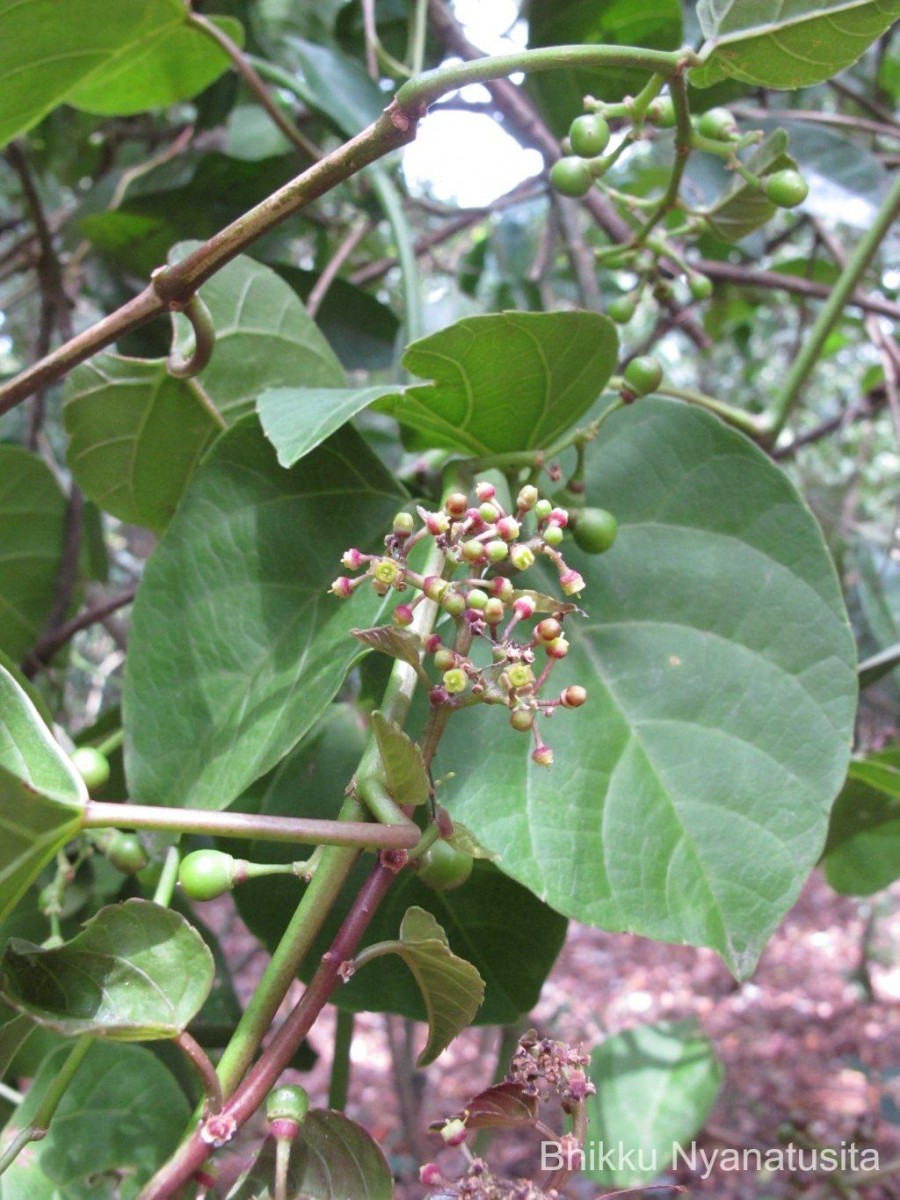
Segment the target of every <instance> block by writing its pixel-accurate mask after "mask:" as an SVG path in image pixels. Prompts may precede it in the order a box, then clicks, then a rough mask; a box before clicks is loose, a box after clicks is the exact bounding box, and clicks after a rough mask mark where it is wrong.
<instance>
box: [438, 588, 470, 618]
mask: <svg viewBox="0 0 900 1200" xmlns="http://www.w3.org/2000/svg"><path fill="white" fill-rule="evenodd" d="M441 608H442V609H443V610H444V612H445V613H449V615H450V616H451V617H461V616H462V615H463V613H464V612H465V611H466V598H465V596H463V595H462V593H461V592H454V591H449V592H447V594H446V595H445V596H444V598H443V599H442V600H441Z"/></svg>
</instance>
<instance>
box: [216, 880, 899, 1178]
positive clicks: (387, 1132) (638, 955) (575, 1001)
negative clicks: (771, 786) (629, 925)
mask: <svg viewBox="0 0 900 1200" xmlns="http://www.w3.org/2000/svg"><path fill="white" fill-rule="evenodd" d="M222 915H223V917H224V916H225V914H224V913H223V914H222ZM226 924H227V925H230V926H231V930H230V933H231V936H233V937H235V938H238V939H240V938H241V933H242V932H243V931H241V930H239V929H238V928H236V927H235V925H234V924H233V923H232V921H231V920H229V919H228V918H226ZM248 936H249V935H247V934H246V933H245V932H243V938H246V937H248ZM226 940H230V939H226ZM244 944H245V945H246V942H245V943H244ZM263 962H264V959H263V957H262V955H260V956H259V957H258V958H257V957H256V956H252V957H251V958H250V959H249V960H247V962H246V965H245V968H244V970H243V971H242V972H241V976H240V978H239V981H238V983H239V990H240V991H242V992H245V991H249V990H252V987H253V985H254V983H255V978H256V977H257V976H258V970H259V969H260V968H261V965H262V963H263ZM245 998H246V997H245V996H244V997H242V999H245ZM690 1017H694V1018H696V1020H697V1021H698V1022H699V1023H700V1026H701V1028H702V1029H703V1030H704V1032H705V1033H706V1034H707V1036H708V1037H709V1038H710V1039H711V1040H712V1042H713V1044H714V1046H715V1049H716V1052H717V1054H718V1056H719V1058H720V1059H721V1061H722V1064H723V1066H724V1085H723V1087H722V1090H721V1093H720V1096H719V1099H718V1101H717V1103H716V1105H715V1107H714V1109H713V1111H712V1113H711V1115H710V1117H709V1119H708V1121H707V1123H706V1126H705V1128H704V1130H703V1132H702V1133H701V1134H700V1135H699V1136H698V1139H697V1140H698V1145H699V1146H700V1147H702V1148H704V1149H705V1150H706V1152H707V1154H710V1153H711V1152H712V1150H714V1149H717V1148H718V1149H720V1150H722V1149H724V1148H726V1147H733V1148H735V1149H738V1150H742V1149H744V1148H756V1149H759V1150H761V1151H763V1152H765V1151H766V1150H770V1149H773V1148H777V1147H779V1146H782V1147H783V1146H784V1144H785V1143H784V1141H783V1138H784V1136H785V1134H786V1130H788V1129H790V1131H791V1132H790V1136H791V1138H792V1140H793V1142H794V1144H795V1145H797V1146H800V1145H805V1146H807V1147H808V1146H810V1145H812V1144H817V1145H819V1146H820V1147H821V1146H828V1147H833V1148H835V1149H837V1150H838V1151H840V1150H841V1148H842V1147H843V1148H844V1151H845V1155H849V1153H850V1147H851V1146H856V1147H857V1149H858V1151H860V1152H861V1150H862V1149H863V1148H865V1147H874V1148H876V1149H877V1151H878V1153H879V1161H880V1165H881V1167H882V1168H883V1167H884V1166H885V1165H887V1164H888V1163H889V1162H895V1161H897V1160H898V1158H900V885H897V886H895V887H894V888H893V889H891V890H890V891H888V892H887V893H882V894H880V895H879V896H878V897H877V898H875V900H874V902H873V904H871V905H869V904H865V903H862V902H860V901H859V900H857V899H851V898H845V897H841V896H837V895H835V893H834V892H832V891H831V890H830V888H828V887H827V886H826V884H825V883H824V881H823V880H822V879H821V878H820V876H819V875H818V874H815V875H814V876H813V877H812V879H811V880H810V881H809V883H808V884H807V886H806V888H805V889H804V891H803V894H802V895H801V897H800V899H799V901H798V902H797V904H796V905H795V907H794V909H793V910H792V911H791V913H790V914H789V915H788V917H787V918H786V919H785V920H784V922H783V923H782V925H781V927H780V928H779V929H778V931H777V932H776V934H775V935H774V936H773V938H772V939H771V941H770V943H769V945H768V946H767V948H766V950H765V953H764V954H763V957H762V959H761V961H760V963H759V966H758V967H757V970H756V971H755V973H754V975H753V977H752V979H751V980H749V981H747V982H745V983H743V984H737V983H736V982H735V981H734V980H733V979H732V978H731V976H730V975H729V973H728V971H727V970H726V968H725V966H724V965H723V963H722V962H721V960H720V959H719V958H718V957H717V956H716V955H715V954H714V953H712V952H711V951H705V950H695V949H691V948H689V947H684V946H667V945H661V944H658V943H655V942H650V941H647V940H645V939H643V938H638V937H634V936H630V935H625V934H608V933H603V932H601V931H599V930H596V929H589V928H587V927H585V926H578V925H575V924H572V925H571V926H570V931H569V936H568V938H567V941H566V944H565V946H564V948H563V951H562V953H561V955H560V957H559V959H558V961H557V963H556V965H555V967H554V969H553V972H552V973H551V975H550V977H549V978H548V980H547V981H546V983H545V985H544V988H543V991H542V993H541V998H540V1001H539V1003H538V1005H537V1007H536V1008H535V1010H534V1013H533V1014H532V1017H531V1019H530V1020H531V1023H532V1024H533V1025H534V1026H535V1027H537V1028H538V1029H539V1030H540V1032H541V1033H542V1034H545V1035H547V1036H552V1037H555V1038H562V1039H565V1040H567V1041H570V1042H573V1043H576V1044H582V1045H583V1046H584V1047H585V1049H591V1048H593V1047H594V1046H596V1045H597V1044H598V1043H599V1042H601V1041H602V1040H603V1039H604V1038H605V1037H607V1036H609V1035H610V1034H615V1033H619V1032H620V1031H623V1030H626V1029H630V1028H633V1027H634V1026H636V1025H639V1024H643V1023H647V1022H654V1021H659V1020H680V1019H684V1018H690ZM333 1021H334V1017H333V1013H332V1012H330V1011H329V1012H326V1013H325V1014H323V1018H322V1020H321V1022H320V1024H319V1025H317V1027H316V1029H315V1030H314V1031H313V1036H312V1039H311V1040H312V1043H313V1045H314V1046H316V1047H317V1048H318V1049H320V1050H321V1052H322V1053H321V1057H320V1059H319V1061H318V1063H317V1064H316V1066H315V1068H314V1069H313V1070H312V1072H310V1073H309V1074H307V1075H304V1076H302V1077H301V1076H298V1079H302V1081H303V1083H304V1084H305V1085H306V1086H307V1088H308V1089H309V1091H310V1093H311V1098H312V1101H313V1103H314V1104H325V1102H326V1096H327V1089H328V1074H329V1071H328V1058H329V1054H328V1046H329V1044H330V1036H331V1034H332V1031H333V1028H334V1025H333ZM408 1033H409V1030H408V1028H405V1027H404V1022H402V1021H399V1020H398V1019H396V1018H393V1019H391V1021H390V1022H389V1021H388V1020H386V1019H385V1018H384V1017H382V1016H379V1015H375V1014H363V1015H361V1016H358V1017H357V1018H356V1023H355V1033H354V1040H353V1048H352V1078H351V1084H350V1093H349V1102H348V1106H347V1112H348V1115H349V1116H351V1117H352V1118H354V1119H355V1120H357V1121H360V1122H361V1123H362V1124H363V1125H365V1127H366V1128H367V1129H368V1130H369V1131H370V1132H371V1133H372V1134H373V1136H374V1137H375V1138H376V1140H377V1141H378V1142H379V1143H380V1144H381V1145H382V1147H383V1148H384V1149H385V1151H386V1153H387V1154H388V1156H389V1159H390V1162H391V1166H392V1169H393V1171H394V1173H395V1176H396V1177H397V1179H398V1186H397V1191H396V1197H397V1200H419V1198H420V1197H421V1196H422V1195H423V1189H422V1188H421V1186H420V1185H419V1184H418V1182H417V1178H418V1169H417V1168H418V1164H419V1163H421V1162H423V1161H428V1160H429V1159H432V1158H434V1159H436V1160H437V1161H438V1163H439V1164H440V1166H441V1168H442V1170H443V1171H444V1172H445V1174H447V1175H448V1176H449V1177H451V1178H452V1177H454V1176H456V1175H458V1174H460V1173H461V1172H462V1170H463V1169H464V1163H463V1160H462V1158H461V1154H460V1152H459V1151H458V1150H444V1149H441V1144H440V1139H439V1138H438V1137H437V1136H436V1135H434V1134H428V1133H427V1132H423V1131H424V1130H425V1129H426V1128H427V1125H428V1123H429V1122H430V1121H433V1120H436V1119H440V1118H442V1117H444V1116H448V1115H451V1114H453V1113H454V1112H457V1111H458V1110H459V1109H461V1108H462V1107H463V1105H464V1103H465V1102H466V1100H467V1099H468V1097H469V1096H471V1095H472V1094H473V1093H474V1092H476V1091H478V1090H479V1089H480V1088H481V1087H484V1086H487V1085H488V1084H489V1083H490V1082H491V1080H492V1076H493V1073H494V1069H495V1066H496V1058H497V1046H498V1041H499V1037H498V1031H496V1030H494V1029H477V1028H476V1029H470V1030H467V1031H466V1032H465V1033H464V1034H463V1035H462V1036H461V1037H460V1038H458V1039H457V1040H456V1041H455V1042H454V1043H453V1045H452V1046H451V1047H450V1049H449V1050H447V1051H446V1052H445V1053H444V1054H443V1055H442V1056H441V1058H440V1059H439V1060H438V1062H437V1063H436V1064H435V1065H434V1066H433V1067H431V1068H430V1069H429V1071H428V1073H427V1080H425V1081H424V1086H423V1084H422V1082H419V1083H418V1084H416V1083H414V1082H413V1083H411V1080H413V1078H414V1074H415V1073H413V1072H411V1071H410V1070H409V1069H403V1068H402V1067H401V1069H400V1070H399V1072H398V1071H397V1070H396V1069H395V1063H394V1059H393V1058H392V1054H391V1048H390V1047H391V1041H392V1040H393V1042H394V1044H395V1045H396V1044H397V1043H398V1042H400V1043H402V1042H403V1039H404V1037H405V1036H406V1035H407V1034H408ZM422 1034H423V1030H422V1028H421V1027H414V1035H413V1036H414V1040H415V1043H416V1047H418V1045H419V1044H421V1041H422ZM395 1057H396V1056H395ZM404 1057H405V1056H404V1055H403V1054H400V1055H399V1059H400V1061H401V1062H402V1061H404ZM398 1075H399V1081H400V1085H401V1086H400V1087H399V1088H398V1087H397V1081H398ZM404 1114H405V1119H404ZM780 1139H782V1140H780ZM537 1153H538V1151H537V1137H536V1135H532V1137H531V1140H529V1139H526V1138H523V1136H521V1135H517V1136H513V1137H510V1136H508V1135H503V1136H502V1137H501V1136H498V1137H496V1138H495V1139H494V1141H493V1143H492V1144H491V1146H490V1147H489V1148H488V1150H487V1152H486V1157H487V1158H488V1161H490V1162H491V1163H492V1165H493V1166H494V1167H495V1168H496V1169H501V1170H502V1171H503V1173H504V1174H508V1175H511V1176H530V1175H534V1174H537V1171H536V1169H535V1168H536V1155H537ZM720 1159H721V1155H720ZM732 1161H733V1160H732ZM845 1162H847V1163H848V1164H849V1163H850V1160H849V1157H845ZM855 1165H858V1162H857V1164H855ZM897 1165H898V1170H897V1172H896V1174H894V1175H892V1176H891V1177H890V1178H887V1179H884V1180H880V1181H878V1182H874V1183H872V1184H869V1185H867V1186H866V1187H865V1188H863V1189H860V1191H859V1193H858V1194H859V1195H860V1196H861V1198H862V1200H900V1163H898V1164H897ZM666 1178H667V1179H669V1180H671V1181H673V1182H678V1183H680V1184H682V1185H683V1186H684V1187H685V1188H686V1189H687V1192H688V1194H689V1195H692V1196H702V1197H711V1196H715V1197H716V1198H717V1200H786V1198H789V1197H790V1198H793V1197H800V1196H803V1197H810V1200H811V1198H812V1197H816V1200H827V1198H828V1197H832V1196H833V1197H836V1198H841V1200H847V1198H848V1196H852V1195H853V1193H848V1192H847V1190H846V1189H844V1190H843V1191H842V1189H841V1187H840V1186H839V1185H836V1184H835V1183H833V1182H829V1181H828V1180H827V1179H823V1178H820V1177H814V1176H811V1175H809V1174H793V1175H792V1174H791V1173H790V1172H789V1171H776V1172H770V1173H769V1174H768V1175H765V1174H760V1173H757V1172H756V1171H754V1170H752V1169H750V1170H722V1169H716V1170H713V1171H712V1173H710V1174H709V1176H708V1177H707V1178H706V1179H703V1178H700V1171H698V1172H694V1173H691V1172H690V1171H688V1172H685V1171H682V1172H681V1174H679V1175H678V1176H677V1177H675V1176H673V1175H669V1176H667V1177H666ZM647 1194H648V1195H654V1196H658V1197H661V1198H664V1197H665V1196H666V1195H667V1194H668V1195H672V1194H673V1193H672V1192H662V1191H657V1192H655V1193H647ZM566 1195H567V1196H570V1197H572V1200H593V1198H594V1197H600V1196H602V1195H603V1191H602V1189H600V1188H599V1187H598V1186H597V1185H596V1184H591V1185H587V1183H586V1181H585V1180H579V1181H577V1182H576V1183H574V1184H571V1183H570V1185H569V1187H568V1189H567V1192H566ZM634 1195H635V1196H638V1197H639V1196H640V1195H641V1193H640V1192H637V1193H634Z"/></svg>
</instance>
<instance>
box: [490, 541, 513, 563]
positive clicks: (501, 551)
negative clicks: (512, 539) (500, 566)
mask: <svg viewBox="0 0 900 1200" xmlns="http://www.w3.org/2000/svg"><path fill="white" fill-rule="evenodd" d="M484 550H485V553H486V554H487V558H488V562H489V563H498V562H503V560H504V558H506V557H507V556H508V555H509V546H507V544H506V542H504V541H502V540H501V539H500V538H496V539H495V540H494V541H492V542H488V543H487V544H486V545H485V547H484Z"/></svg>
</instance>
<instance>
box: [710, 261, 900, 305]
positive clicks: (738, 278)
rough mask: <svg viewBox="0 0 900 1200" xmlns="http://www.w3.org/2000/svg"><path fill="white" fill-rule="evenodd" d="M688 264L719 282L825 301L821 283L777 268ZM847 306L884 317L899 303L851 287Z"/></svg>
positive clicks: (827, 289) (827, 291)
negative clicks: (770, 269)
mask: <svg viewBox="0 0 900 1200" xmlns="http://www.w3.org/2000/svg"><path fill="white" fill-rule="evenodd" d="M691 265H692V266H694V267H696V269H697V270H698V271H702V273H703V274H704V275H708V276H709V277H710V279H712V280H717V281H719V282H721V283H736V284H739V285H740V286H741V287H760V288H770V289H772V290H774V291H781V292H790V293H791V294H792V295H795V296H813V297H815V298H816V299H818V300H827V299H828V297H829V296H830V295H831V288H830V287H829V286H828V285H827V284H824V283H815V282H814V281H813V280H810V279H803V278H801V277H800V276H799V275H786V274H782V273H781V272H780V271H762V270H758V269H757V268H756V267H744V266H740V265H738V264H736V263H726V262H719V261H715V260H713V259H707V258H701V259H695V260H693V261H692V264H691ZM847 305H848V307H851V308H859V309H862V311H863V312H873V313H880V314H881V315H882V316H884V317H893V318H894V319H895V320H896V319H898V318H900V304H895V303H894V302H893V301H892V300H884V299H882V298H881V297H880V296H872V295H867V294H866V293H864V292H861V291H858V290H855V291H853V292H851V294H850V295H849V296H848V297H847Z"/></svg>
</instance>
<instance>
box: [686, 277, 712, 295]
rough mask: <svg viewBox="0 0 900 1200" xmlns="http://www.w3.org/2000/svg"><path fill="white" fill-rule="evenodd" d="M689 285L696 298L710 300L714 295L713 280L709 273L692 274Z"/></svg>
mask: <svg viewBox="0 0 900 1200" xmlns="http://www.w3.org/2000/svg"><path fill="white" fill-rule="evenodd" d="M688 287H689V288H690V289H691V295H692V296H693V297H694V299H695V300H708V299H709V298H710V296H711V295H712V290H713V282H712V280H711V279H710V277H709V276H708V275H692V276H691V277H690V280H689V281H688Z"/></svg>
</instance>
